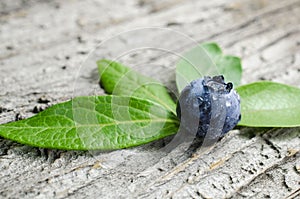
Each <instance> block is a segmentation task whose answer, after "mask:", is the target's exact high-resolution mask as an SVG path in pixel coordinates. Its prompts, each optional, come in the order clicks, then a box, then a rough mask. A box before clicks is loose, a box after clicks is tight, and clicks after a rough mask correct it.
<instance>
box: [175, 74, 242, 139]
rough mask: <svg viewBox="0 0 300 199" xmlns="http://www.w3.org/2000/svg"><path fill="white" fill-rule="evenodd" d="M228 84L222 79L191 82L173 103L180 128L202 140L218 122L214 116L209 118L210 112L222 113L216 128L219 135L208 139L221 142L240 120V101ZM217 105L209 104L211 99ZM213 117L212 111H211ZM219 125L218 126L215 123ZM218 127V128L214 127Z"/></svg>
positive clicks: (216, 116) (217, 77) (205, 78)
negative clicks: (217, 139)
mask: <svg viewBox="0 0 300 199" xmlns="http://www.w3.org/2000/svg"><path fill="white" fill-rule="evenodd" d="M232 88H233V85H232V83H227V84H226V83H225V82H224V77H223V76H215V77H212V78H211V77H204V78H200V79H197V80H194V81H192V82H191V83H190V84H189V85H188V86H186V87H185V88H184V89H183V90H182V92H181V94H180V97H179V100H178V103H177V110H176V111H177V116H178V118H179V119H180V128H181V129H184V130H185V131H187V132H188V133H191V134H195V133H196V137H197V138H204V137H205V136H206V134H207V132H208V130H209V128H212V127H211V125H212V124H214V123H216V122H212V121H213V120H215V121H216V120H218V116H220V115H218V110H217V114H212V108H217V109H220V112H221V111H223V116H224V117H225V118H224V117H223V121H224V122H223V123H221V125H220V126H219V127H213V128H219V129H222V131H221V130H219V131H220V133H219V135H210V136H209V137H210V138H221V137H223V136H224V135H225V134H226V133H227V132H228V131H230V130H231V129H233V128H234V127H235V126H236V125H237V123H238V122H239V121H240V119H241V112H240V97H239V95H238V94H237V93H236V92H235V90H234V89H232ZM216 98H218V99H219V101H217V102H214V104H213V106H212V103H213V101H212V100H214V99H216ZM215 113H216V111H215ZM219 123H220V122H219ZM218 125H219V124H218Z"/></svg>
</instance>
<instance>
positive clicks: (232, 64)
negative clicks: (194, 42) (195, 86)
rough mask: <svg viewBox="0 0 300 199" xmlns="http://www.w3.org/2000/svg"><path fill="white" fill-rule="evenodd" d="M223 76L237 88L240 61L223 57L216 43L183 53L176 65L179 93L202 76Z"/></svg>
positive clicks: (239, 75) (240, 75)
mask: <svg viewBox="0 0 300 199" xmlns="http://www.w3.org/2000/svg"><path fill="white" fill-rule="evenodd" d="M215 75H223V76H224V77H225V80H226V81H229V82H232V83H233V84H234V85H235V86H238V85H239V84H240V81H241V77H242V65H241V60H240V58H238V57H235V56H229V55H223V53H222V50H221V48H220V47H219V46H218V45H217V44H216V43H204V44H201V45H198V46H196V47H195V48H193V49H191V50H189V51H187V52H186V53H184V55H183V58H181V59H180V60H179V61H178V63H177V64H176V84H177V88H178V91H179V92H181V91H182V90H183V89H184V88H185V87H186V85H187V84H188V83H189V82H191V81H193V80H195V79H198V78H201V77H203V76H215Z"/></svg>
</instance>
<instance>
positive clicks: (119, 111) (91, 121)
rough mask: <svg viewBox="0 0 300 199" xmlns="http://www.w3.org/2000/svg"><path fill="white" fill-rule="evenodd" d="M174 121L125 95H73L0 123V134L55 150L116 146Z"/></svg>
mask: <svg viewBox="0 0 300 199" xmlns="http://www.w3.org/2000/svg"><path fill="white" fill-rule="evenodd" d="M178 125H179V122H178V120H177V118H176V116H174V115H173V114H172V113H170V112H169V111H167V110H166V109H164V108H163V107H161V106H160V105H158V104H156V103H153V102H151V101H148V100H142V99H138V98H133V97H126V96H123V97H122V96H112V95H109V96H97V97H95V96H90V97H78V98H75V99H73V100H71V101H68V102H64V103H61V104H57V105H54V106H52V107H50V108H48V109H46V110H45V111H43V112H41V113H39V114H37V115H36V116H34V117H32V118H29V119H26V120H21V121H17V122H12V123H8V124H4V125H0V135H1V136H3V137H5V138H8V139H11V140H14V141H17V142H20V143H23V144H28V145H32V146H37V147H43V148H55V149H70V150H89V149H100V150H108V149H120V148H127V147H132V146H137V145H141V144H145V143H148V142H151V141H154V140H157V139H160V138H163V137H166V136H169V135H172V134H175V133H176V132H177V129H178Z"/></svg>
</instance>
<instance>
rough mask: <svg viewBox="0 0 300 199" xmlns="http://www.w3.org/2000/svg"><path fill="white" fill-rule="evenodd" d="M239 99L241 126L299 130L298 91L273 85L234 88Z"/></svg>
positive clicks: (257, 83) (268, 83)
mask: <svg viewBox="0 0 300 199" xmlns="http://www.w3.org/2000/svg"><path fill="white" fill-rule="evenodd" d="M237 92H238V93H239V95H240V97H241V112H242V113H241V114H242V120H241V121H240V123H239V125H241V126H254V127H295V126H300V89H298V88H296V87H292V86H288V85H284V84H279V83H274V82H267V81H266V82H255V83H252V84H247V85H243V86H241V87H238V88H237Z"/></svg>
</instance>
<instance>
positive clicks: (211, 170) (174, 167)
mask: <svg viewBox="0 0 300 199" xmlns="http://www.w3.org/2000/svg"><path fill="white" fill-rule="evenodd" d="M299 13H300V1H298V0H285V1H279V0H273V1H271V0H243V1H242V0H233V1H229V0H228V1H225V0H216V1H202V0H200V1H196V0H194V1H183V0H163V1H158V0H149V1H147V0H140V1H138V0H133V1H121V0H118V1H114V2H113V3H112V1H108V0H103V1H96V0H93V1H79V0H66V1H51V0H48V1H46V0H45V1H42V0H30V1H22V0H15V1H10V0H2V1H1V2H0V42H1V46H0V123H6V122H10V121H14V120H16V119H22V118H27V117H30V116H32V115H34V114H35V113H37V112H38V111H40V110H43V109H44V108H46V107H48V106H50V105H51V104H55V103H58V102H60V101H65V100H67V99H70V98H71V97H73V96H76V95H82V94H95V93H96V94H101V93H103V91H101V89H100V88H99V85H98V78H97V70H96V69H95V67H96V66H95V65H94V63H92V62H89V61H94V60H93V59H92V58H88V53H89V52H90V51H93V49H95V48H96V46H97V45H98V44H99V42H103V43H102V46H101V47H100V48H98V49H100V50H98V51H97V52H98V53H99V54H97V53H96V54H94V56H95V59H97V58H102V57H107V56H110V57H111V56H119V55H120V54H118V53H120V52H123V51H122V50H123V49H125V50H126V49H134V48H135V47H136V46H135V44H137V43H140V44H145V45H147V46H149V45H150V46H154V47H157V48H158V47H160V46H163V47H164V48H165V49H168V50H175V51H176V49H180V50H179V51H181V50H186V49H189V48H190V47H191V43H190V40H182V38H181V37H180V36H178V34H175V33H174V34H171V35H172V36H169V37H166V36H165V35H164V34H162V35H156V34H153V31H142V32H140V33H139V34H138V33H137V34H125V36H124V37H121V39H119V40H118V39H112V40H111V42H105V40H107V39H109V38H111V37H112V36H115V35H117V34H119V33H121V32H123V31H130V30H133V29H136V28H141V27H149V26H155V27H163V28H170V29H172V30H176V31H178V32H180V33H183V34H185V35H188V36H190V37H191V38H193V39H194V40H196V41H197V42H204V41H216V42H218V43H219V44H220V45H221V46H222V48H224V52H225V53H226V54H234V55H237V56H240V57H242V60H243V67H244V73H243V83H249V82H253V81H257V80H260V79H266V80H272V81H276V82H282V83H286V84H290V85H294V86H297V87H300V53H299V52H300V24H299V21H300V15H299ZM121 49H122V50H121ZM124 52H125V51H124ZM177 58H178V57H176V56H174V54H172V53H166V52H162V51H157V50H151V49H140V50H138V51H135V53H127V54H126V55H123V56H121V57H120V60H122V61H123V62H124V63H127V64H130V65H132V66H136V68H137V69H138V70H139V71H141V72H142V73H146V74H148V75H151V76H154V77H156V78H157V79H159V80H161V81H162V82H163V83H166V84H167V85H168V87H169V88H171V89H172V88H174V86H175V83H174V80H175V79H174V78H175V77H174V61H175V60H176V59H177ZM137 66H143V67H137ZM151 66H157V67H151ZM80 67H81V68H80ZM299 135H300V129H299V128H284V129H272V128H268V129H262V128H240V129H238V130H234V131H231V132H230V133H229V134H228V135H227V136H226V137H224V138H223V139H222V140H221V141H220V142H218V143H216V144H215V145H214V146H213V147H212V148H210V149H208V150H206V151H205V150H203V149H199V150H198V151H196V152H195V153H194V154H193V155H192V156H187V155H183V153H182V152H180V150H179V149H175V150H173V151H171V152H170V153H165V152H163V151H162V150H161V148H162V147H163V145H164V141H158V142H155V143H152V144H149V145H146V146H141V147H136V148H132V149H126V150H118V151H112V152H105V153H104V152H102V153H101V152H80V151H60V150H48V149H39V148H34V147H29V146H25V145H21V144H18V143H15V142H12V141H9V140H6V139H2V138H1V139H0V185H1V186H0V198H65V197H68V198H86V197H87V198H96V197H97V198H183V197H184V198H250V197H252V198H296V197H300V196H299V188H300V155H299V150H300V136H299ZM297 193H298V194H297Z"/></svg>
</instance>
